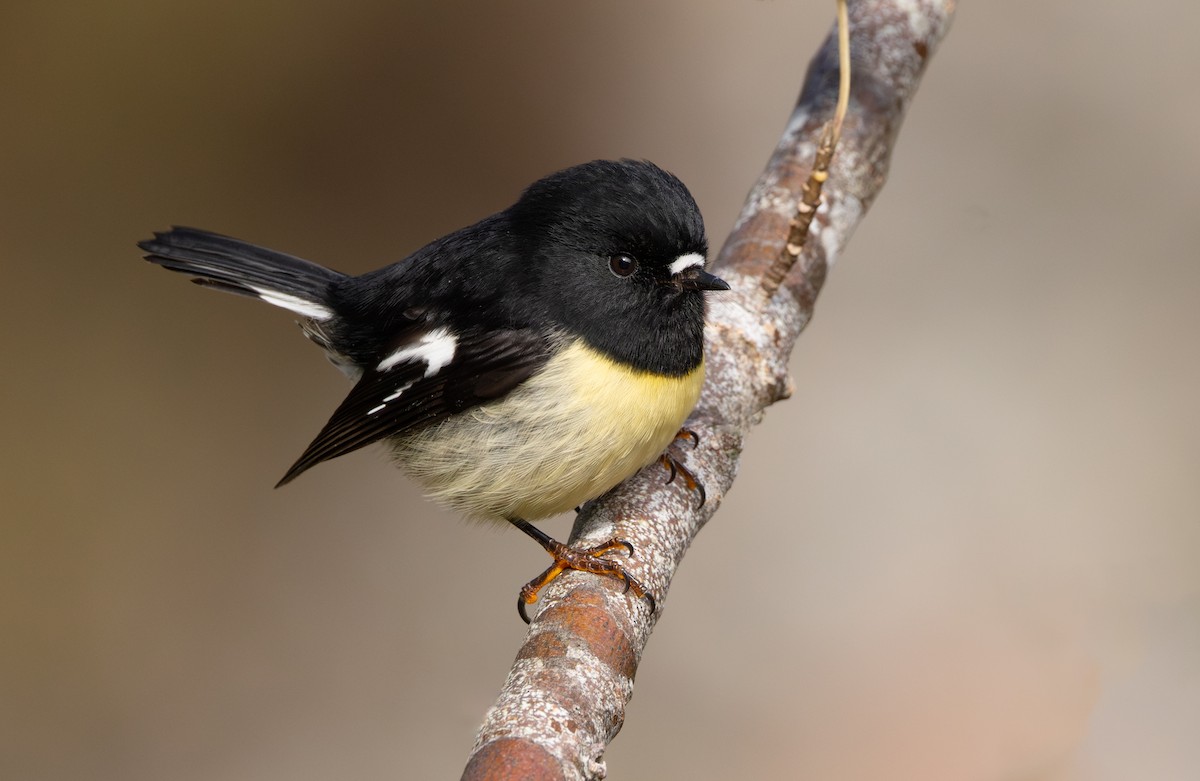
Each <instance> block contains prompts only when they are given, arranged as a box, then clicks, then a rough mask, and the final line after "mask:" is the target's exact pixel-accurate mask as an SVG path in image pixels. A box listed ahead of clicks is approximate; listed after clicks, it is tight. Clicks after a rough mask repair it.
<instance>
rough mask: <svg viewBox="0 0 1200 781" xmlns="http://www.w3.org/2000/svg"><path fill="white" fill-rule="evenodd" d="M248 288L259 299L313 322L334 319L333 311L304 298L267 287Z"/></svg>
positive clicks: (252, 286)
mask: <svg viewBox="0 0 1200 781" xmlns="http://www.w3.org/2000/svg"><path fill="white" fill-rule="evenodd" d="M247 287H249V288H250V289H251V290H253V291H254V292H255V293H257V294H258V297H259V298H261V299H262V300H263V301H266V302H267V303H268V304H274V305H275V306H281V307H283V308H284V309H290V310H292V311H293V312H295V313H296V314H298V315H304V316H305V317H311V318H312V319H313V320H328V319H329V318H331V317H333V310H332V309H330V308H329V307H327V306H325V305H323V304H318V303H317V302H316V301H306V300H305V299H303V298H298V297H296V296H293V295H290V294H288V293H280V292H279V291H278V290H269V289H267V288H265V287H255V286H254V285H247Z"/></svg>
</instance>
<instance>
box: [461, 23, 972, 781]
mask: <svg viewBox="0 0 1200 781" xmlns="http://www.w3.org/2000/svg"><path fill="white" fill-rule="evenodd" d="M953 12H954V0H857V1H856V2H853V3H852V5H851V8H850V32H851V38H852V41H853V61H854V66H853V68H854V83H853V86H852V94H851V103H850V110H849V112H848V114H847V116H846V119H845V124H844V125H843V127H842V131H841V141H840V143H839V145H838V148H837V154H836V156H835V157H834V159H833V163H832V166H831V168H830V175H829V179H828V181H827V182H826V184H825V188H824V194H825V195H824V203H823V204H822V206H821V208H820V209H819V210H818V211H817V212H816V215H815V219H814V220H813V221H812V224H811V226H810V228H809V235H808V241H807V242H805V244H804V246H803V249H802V251H801V252H800V253H799V255H798V257H796V258H795V264H794V266H791V265H790V264H789V268H788V269H785V273H783V274H782V275H779V274H778V272H775V273H776V274H777V275H779V276H781V279H780V280H779V281H778V284H779V287H778V291H777V292H776V291H774V290H772V287H774V283H771V282H768V281H767V280H769V278H770V275H771V269H772V267H773V266H775V265H776V263H777V261H778V259H779V258H780V256H781V254H783V255H786V252H785V245H786V243H787V237H788V225H789V220H791V219H792V217H793V215H794V214H795V213H796V209H797V203H798V200H799V196H798V194H799V192H800V191H801V188H802V187H803V185H804V183H805V181H806V179H807V177H808V174H809V172H810V169H811V167H812V160H813V158H814V155H815V153H816V148H817V141H816V139H817V137H818V135H819V134H820V131H821V128H822V127H823V126H824V124H825V123H826V121H827V120H828V119H829V117H830V116H831V114H832V112H833V107H834V103H835V100H836V95H837V83H838V70H839V69H838V65H837V62H838V59H837V43H836V36H835V34H832V33H831V35H830V36H829V38H828V39H827V40H826V41H825V43H824V44H823V45H822V47H821V49H820V50H819V51H818V53H817V54H816V56H815V57H814V58H813V60H812V62H811V63H810V64H809V69H808V73H807V75H806V77H805V82H804V88H803V91H802V92H801V95H800V99H799V101H798V103H797V105H796V108H795V111H794V112H793V114H792V117H791V119H790V121H789V122H788V125H787V127H786V129H785V130H784V133H783V137H782V139H781V140H780V142H779V145H778V146H777V147H776V149H775V153H774V154H773V155H772V157H771V160H770V162H769V163H768V164H767V168H766V170H765V171H764V173H763V174H762V176H761V177H760V178H759V180H758V182H757V183H756V184H755V185H754V188H753V189H752V190H751V192H750V195H749V196H748V198H747V201H746V205H745V206H744V207H743V209H742V213H741V216H740V217H739V219H738V221H737V224H736V225H735V226H734V229H733V232H732V234H731V235H730V236H729V239H728V241H727V242H726V243H725V246H724V247H723V248H722V250H721V253H720V256H719V257H718V259H717V262H716V264H715V266H716V268H717V270H718V273H719V274H720V275H721V276H722V277H723V278H724V279H725V280H726V281H727V282H729V284H730V286H731V287H732V290H731V291H729V292H727V293H720V294H715V295H713V296H712V297H711V298H710V307H709V317H708V330H707V332H706V337H707V342H708V343H707V345H706V354H707V356H708V367H707V379H706V381H705V387H704V393H703V395H702V397H701V399H700V403H699V405H698V406H697V408H696V410H695V412H693V414H692V417H691V418H690V419H689V421H688V423H687V426H688V427H689V428H690V429H692V430H694V431H696V432H697V433H698V434H699V435H700V444H699V446H698V447H697V448H696V449H695V450H694V451H692V452H689V453H688V454H687V460H688V467H689V469H691V471H692V472H694V473H695V475H696V477H697V478H698V479H699V481H700V482H701V483H703V485H704V486H705V487H706V488H707V493H708V501H707V503H706V504H705V505H704V506H703V507H699V508H698V507H696V494H695V493H694V492H689V491H688V490H687V489H686V487H684V486H683V485H681V483H682V481H680V480H677V481H675V482H674V483H672V484H670V485H666V486H664V481H665V479H666V473H665V472H664V471H663V469H662V468H661V467H659V466H658V465H656V464H655V465H651V466H649V467H647V468H646V469H644V470H642V471H641V472H639V473H638V474H637V475H634V476H633V477H632V478H630V479H629V480H627V481H626V482H625V483H623V484H622V485H620V486H618V487H617V488H616V489H614V490H613V491H611V492H609V493H608V494H606V495H605V496H603V497H601V498H600V499H598V500H596V501H594V502H591V503H589V504H588V505H587V506H586V507H585V508H584V509H583V511H582V512H581V513H580V514H579V517H578V518H577V519H576V522H575V527H574V529H573V531H572V534H571V542H572V544H576V545H579V546H590V545H596V544H599V543H601V542H604V541H605V540H607V539H609V538H611V537H614V536H618V537H622V538H625V539H628V540H629V541H630V542H632V543H633V545H634V547H635V550H636V555H635V556H634V557H632V558H631V559H630V560H629V561H628V563H627V564H626V567H627V569H628V570H629V571H630V574H632V575H633V576H635V577H636V578H638V579H639V580H640V581H641V582H642V583H643V584H645V585H646V587H647V588H648V589H649V590H650V592H651V593H653V594H654V596H655V597H657V599H658V611H661V610H662V609H663V608H664V607H665V604H666V597H667V591H668V588H669V587H670V584H671V578H672V576H673V575H674V573H675V570H676V568H677V567H678V566H679V563H680V561H681V560H682V559H683V555H684V553H685V552H686V550H687V548H688V546H689V545H690V544H691V541H692V539H693V538H694V537H695V536H696V534H697V533H698V532H699V531H700V529H701V528H702V527H703V526H704V524H705V523H706V522H707V521H708V520H709V518H711V517H712V515H713V513H714V512H715V511H716V510H717V508H718V507H720V505H721V501H722V500H723V499H724V497H725V494H726V492H727V491H728V490H729V488H730V486H731V485H732V484H733V479H734V476H735V475H736V474H737V470H738V463H739V460H740V455H741V451H742V443H743V441H744V438H745V436H746V434H747V433H748V432H749V430H750V428H751V427H752V426H753V425H754V424H755V423H757V422H758V421H759V420H760V419H761V418H762V415H763V412H764V411H765V409H766V408H767V407H768V406H770V405H771V404H772V403H774V402H775V401H778V400H780V399H784V398H787V397H788V396H789V395H790V392H791V382H790V380H789V378H788V375H787V362H788V356H789V355H790V353H791V350H792V345H793V344H794V343H795V340H796V338H797V336H799V334H800V331H801V329H803V328H804V326H805V324H806V323H807V322H808V320H809V318H810V317H811V316H812V311H813V304H814V302H815V301H816V297H817V294H818V292H819V291H820V289H821V285H822V283H823V282H824V280H825V274H826V271H827V269H828V268H829V266H830V265H832V263H833V261H834V260H835V259H836V257H837V255H838V254H839V253H840V252H841V251H842V249H843V248H844V247H845V245H846V243H847V242H848V241H849V239H850V236H851V234H852V233H853V231H854V228H855V227H856V226H857V224H858V222H859V221H860V220H861V219H862V217H863V215H864V214H865V213H866V211H867V209H868V208H869V207H870V205H871V203H872V202H873V201H874V199H875V197H876V196H877V195H878V194H879V191H880V189H881V188H882V187H883V183H884V180H885V178H886V175H887V168H888V162H889V159H890V156H891V151H892V147H893V144H894V142H895V140H896V136H897V134H898V132H899V129H900V124H901V122H902V120H903V118H904V114H905V112H906V111H907V109H908V107H909V105H910V103H911V101H912V97H913V95H914V93H915V92H916V89H917V86H918V84H919V82H920V79H921V74H922V73H923V71H924V69H925V65H926V63H927V61H928V59H929V57H930V55H931V54H932V53H933V51H934V49H935V48H936V46H937V44H938V42H939V41H940V40H941V38H942V37H943V36H944V35H945V33H946V31H947V29H948V27H949V24H950V19H951V17H952V15H953ZM539 602H540V603H541V605H542V609H541V611H540V612H539V613H538V614H537V615H536V616H535V617H534V619H533V623H532V624H531V625H530V627H529V633H528V635H527V636H526V640H525V644H524V645H523V646H522V647H521V650H520V651H519V652H518V653H517V658H516V660H515V662H514V663H513V667H512V670H511V672H510V673H509V676H508V680H507V681H505V684H504V688H503V690H502V691H501V692H500V696H499V698H498V699H497V701H496V704H495V705H494V706H493V707H492V708H491V710H489V711H488V713H487V716H486V717H485V719H484V722H483V726H482V727H481V728H480V730H479V735H478V737H477V738H476V741H475V747H474V749H473V751H472V753H471V757H470V760H469V761H468V764H467V768H466V770H465V771H464V773H463V778H464V779H470V780H472V781H474V780H476V779H485V778H486V779H535V780H537V781H540V780H542V779H547V780H548V779H597V778H603V777H604V775H605V767H604V764H603V762H602V757H603V754H604V750H605V748H606V747H607V745H608V743H609V741H611V740H612V739H613V737H615V736H616V734H617V732H619V731H620V729H621V724H622V723H623V721H624V716H625V705H626V703H627V702H628V701H629V698H630V696H631V694H632V691H633V680H634V676H635V674H636V672H637V666H638V662H639V660H640V659H641V655H642V650H643V649H644V648H645V645H646V642H647V640H648V639H649V637H650V633H651V631H652V630H653V628H654V624H655V622H656V621H657V619H658V615H657V614H656V613H654V614H652V613H651V611H650V608H649V603H648V602H647V601H646V600H643V599H638V598H636V597H634V596H633V595H632V594H625V593H622V591H621V590H620V588H619V584H617V583H616V582H615V581H614V580H612V579H610V578H597V577H593V576H589V575H584V574H580V573H576V572H568V573H566V574H564V575H563V576H561V577H560V578H558V580H556V581H555V582H554V583H553V584H551V585H550V586H549V587H547V588H546V589H545V590H544V591H543V593H542V596H541V599H540V600H539Z"/></svg>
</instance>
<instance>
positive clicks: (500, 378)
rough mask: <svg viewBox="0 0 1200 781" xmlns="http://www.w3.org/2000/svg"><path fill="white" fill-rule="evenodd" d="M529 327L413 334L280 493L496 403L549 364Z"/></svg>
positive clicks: (354, 395)
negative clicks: (341, 460) (360, 454)
mask: <svg viewBox="0 0 1200 781" xmlns="http://www.w3.org/2000/svg"><path fill="white" fill-rule="evenodd" d="M551 349H552V347H551V341H550V339H548V338H547V337H546V336H545V335H543V334H539V333H536V332H534V331H530V330H526V329H520V330H518V329H502V330H491V331H484V330H475V329H472V330H469V331H465V332H463V333H453V332H452V331H450V330H449V329H448V328H444V327H443V328H435V329H428V330H423V331H419V332H409V333H408V334H406V335H405V337H404V338H403V339H402V340H398V341H397V342H396V343H395V344H394V347H393V349H392V350H391V351H390V352H388V353H387V354H385V357H384V358H383V359H382V360H381V361H380V362H379V364H377V365H376V366H375V367H374V368H370V369H368V370H367V371H366V372H365V373H364V374H363V376H362V378H361V379H360V380H359V381H358V384H357V385H355V386H354V390H352V391H350V395H349V396H347V397H346V400H345V401H343V402H342V404H341V406H339V407H338V408H337V409H336V410H335V411H334V413H333V416H332V417H331V418H330V419H329V422H328V423H326V424H325V427H324V428H323V429H321V432H320V433H319V434H317V438H316V439H314V440H313V441H312V444H310V445H309V446H308V449H306V450H305V451H304V453H303V455H301V456H300V458H299V459H298V460H297V461H296V463H295V464H292V467H291V468H290V469H288V471H287V474H285V475H284V476H283V479H282V480H280V481H279V483H278V484H277V485H276V487H279V486H281V485H284V484H285V483H289V482H291V481H292V480H294V479H295V478H296V477H297V476H298V475H299V474H300V473H301V472H304V471H305V470H307V469H309V468H310V467H313V466H315V465H317V464H319V463H321V462H322V461H328V460H329V459H331V458H336V457H337V456H340V455H345V454H346V453H349V452H351V451H353V450H357V449H359V448H360V447H363V446H365V445H369V444H371V443H372V442H377V441H379V440H380V439H383V438H385V437H390V436H394V435H396V434H401V433H403V432H405V431H410V430H412V429H415V428H417V427H420V426H423V425H426V424H429V423H434V422H436V421H438V420H442V419H443V418H446V417H447V416H449V415H453V414H455V413H458V412H462V411H463V410H465V409H467V408H469V407H473V406H475V405H477V404H482V403H483V402H485V401H489V400H492V399H497V398H500V397H501V396H503V395H504V394H506V393H508V392H509V391H510V390H512V389H513V388H515V387H516V386H517V385H519V384H521V383H522V382H524V381H525V380H526V379H528V378H529V377H530V375H532V374H533V373H534V372H535V371H537V370H538V369H539V368H540V367H541V366H543V365H545V363H546V361H548V360H549V359H550V353H551Z"/></svg>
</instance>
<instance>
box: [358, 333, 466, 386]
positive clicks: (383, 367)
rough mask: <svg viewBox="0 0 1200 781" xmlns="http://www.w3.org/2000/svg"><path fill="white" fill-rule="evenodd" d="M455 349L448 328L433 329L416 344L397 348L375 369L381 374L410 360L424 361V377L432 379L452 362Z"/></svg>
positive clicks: (455, 340)
mask: <svg viewBox="0 0 1200 781" xmlns="http://www.w3.org/2000/svg"><path fill="white" fill-rule="evenodd" d="M457 347H458V340H457V339H455V338H454V334H452V333H450V329H449V328H435V329H433V330H432V331H430V332H429V333H427V334H424V335H423V336H422V337H421V338H420V339H419V340H418V341H417V343H416V344H408V345H405V346H404V347H400V348H398V349H397V350H396V351H395V352H393V353H392V354H391V355H389V356H388V357H386V358H384V359H383V360H382V361H380V362H379V365H378V366H376V367H375V368H376V370H378V371H381V372H382V371H387V370H388V369H390V368H392V367H393V366H396V365H398V364H401V363H405V362H407V361H410V360H417V361H424V362H425V376H426V377H432V376H433V375H435V374H437V373H438V372H439V371H441V370H442V367H443V366H445V365H446V364H448V363H450V361H452V360H454V350H455V349H456V348H457Z"/></svg>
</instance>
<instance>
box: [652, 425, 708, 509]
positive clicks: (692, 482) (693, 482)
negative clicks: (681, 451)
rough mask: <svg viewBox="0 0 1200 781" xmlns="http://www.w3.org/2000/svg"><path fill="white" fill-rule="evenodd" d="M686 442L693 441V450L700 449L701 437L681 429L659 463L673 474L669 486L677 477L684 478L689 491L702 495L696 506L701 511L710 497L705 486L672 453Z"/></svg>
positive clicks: (688, 429)
mask: <svg viewBox="0 0 1200 781" xmlns="http://www.w3.org/2000/svg"><path fill="white" fill-rule="evenodd" d="M684 440H691V442H692V449H693V450H695V449H696V448H698V447H700V435H699V434H697V433H696V432H695V431H692V430H691V429H690V428H681V429H679V433H678V434H676V435H675V440H674V441H673V442H671V444H670V445H668V446H667V449H666V450H665V451H663V454H662V455H661V456H659V457H658V463H660V464H662V465H663V467H664V468H665V469H668V470H670V472H671V476H670V477H668V478H667V484H668V485H669V484H671V483H673V482H675V478H676V476H678V477H682V478H683V484H684V485H686V486H687V489H688V490H689V491H696V492H697V493H699V494H700V504H698V505H696V508H697V509H699V508H701V507H703V506H704V503H705V502H706V501H707V500H708V495H707V494H706V493H705V491H704V485H703V484H702V483H701V482H700V481H699V480H697V479H696V475H694V474H693V473H692V471H691V470H690V469H688V468H687V467H686V466H684V465H683V462H682V461H681V460H680V459H679V456H678V455H676V454H675V453H673V452H672V450H674V449H675V448H676V447H677V446H678V445H679V443H680V442H682V441H684Z"/></svg>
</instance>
